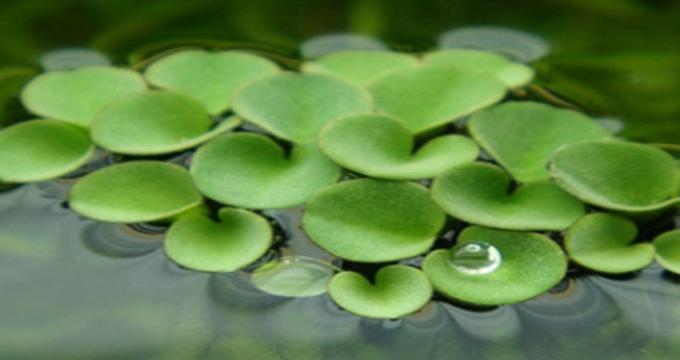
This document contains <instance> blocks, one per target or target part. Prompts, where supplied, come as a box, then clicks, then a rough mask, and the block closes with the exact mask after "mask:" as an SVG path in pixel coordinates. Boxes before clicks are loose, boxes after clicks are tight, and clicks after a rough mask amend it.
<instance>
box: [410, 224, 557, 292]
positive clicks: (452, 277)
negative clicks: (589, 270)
mask: <svg viewBox="0 0 680 360" xmlns="http://www.w3.org/2000/svg"><path fill="white" fill-rule="evenodd" d="M457 242H458V244H488V245H490V246H493V247H494V248H495V249H496V250H497V251H498V253H499V254H500V258H501V263H500V265H499V266H498V267H497V268H496V269H495V270H493V271H491V272H489V273H483V274H481V273H472V272H468V271H464V270H463V269H461V268H460V267H458V266H455V265H454V262H453V261H454V260H455V259H452V257H451V256H452V254H451V252H449V251H448V250H435V251H433V252H432V253H430V254H429V255H428V256H427V257H426V258H425V261H424V262H423V271H425V274H426V275H427V277H428V278H430V281H432V285H434V288H435V289H436V290H437V291H438V292H440V293H442V294H444V295H446V296H448V297H451V298H453V299H457V300H460V301H463V302H466V303H471V304H477V305H503V304H510V303H516V302H521V301H525V300H528V299H531V298H533V297H535V296H537V295H540V294H542V293H544V292H546V291H548V290H549V289H550V288H552V287H553V286H555V285H557V283H559V282H560V280H561V279H562V278H563V277H564V275H565V274H566V271H567V258H566V256H565V255H564V253H563V252H562V249H560V247H559V246H558V245H557V244H556V243H555V242H554V241H552V240H550V239H549V238H547V237H545V236H543V235H540V234H534V233H525V232H514V231H503V230H493V229H486V228H481V227H476V226H471V227H468V228H466V229H465V230H463V232H462V233H461V234H460V235H459V236H458V239H457Z"/></svg>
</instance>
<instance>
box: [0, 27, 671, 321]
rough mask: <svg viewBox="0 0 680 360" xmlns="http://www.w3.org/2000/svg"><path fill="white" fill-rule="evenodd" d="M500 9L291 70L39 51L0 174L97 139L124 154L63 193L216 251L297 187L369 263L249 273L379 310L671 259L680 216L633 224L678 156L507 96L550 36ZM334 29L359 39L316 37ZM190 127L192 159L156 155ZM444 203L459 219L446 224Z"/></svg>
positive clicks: (311, 225) (307, 227)
mask: <svg viewBox="0 0 680 360" xmlns="http://www.w3.org/2000/svg"><path fill="white" fill-rule="evenodd" d="M494 31H496V33H497V32H498V30H497V29H494V28H477V29H468V30H465V31H458V32H453V33H450V34H446V35H445V36H442V38H441V39H440V43H441V48H440V49H439V50H437V51H434V52H430V53H426V54H406V53H397V52H392V51H389V49H388V48H386V47H385V46H383V45H381V44H380V43H379V42H375V41H374V40H372V39H368V38H363V37H358V38H356V37H352V35H343V36H335V37H329V38H327V39H326V40H325V41H326V42H325V43H324V39H323V38H322V39H317V40H314V41H312V42H309V43H308V44H307V45H305V47H303V54H306V55H307V56H308V57H310V58H311V59H308V60H307V61H305V62H304V63H303V64H302V65H301V66H300V67H299V69H297V70H299V71H292V70H283V69H282V67H281V66H279V65H278V64H277V63H275V62H273V61H270V60H268V59H266V58H264V57H260V56H257V55H254V54H251V53H248V52H245V51H205V50H181V51H176V52H169V53H167V54H164V55H163V56H159V57H157V58H154V59H153V61H149V63H148V64H146V66H145V67H144V68H143V69H142V70H143V71H142V72H141V73H140V72H138V71H136V70H133V69H125V68H119V67H114V66H111V65H109V64H108V63H107V60H106V59H102V58H101V57H99V56H92V55H91V54H90V55H88V54H87V53H85V55H87V56H85V60H87V61H83V60H82V59H83V56H82V54H80V55H81V56H79V57H75V58H76V59H81V60H80V61H81V62H83V63H77V64H74V60H73V59H70V58H69V56H62V57H59V56H51V57H47V58H46V59H44V63H46V64H48V65H49V66H47V65H46V66H45V67H46V68H47V70H49V71H47V72H45V73H43V74H40V75H38V76H37V77H35V78H33V79H32V80H31V81H30V82H29V83H28V84H27V85H26V86H25V87H24V88H23V91H22V93H21V100H22V102H23V104H24V106H25V108H26V109H27V110H28V111H29V112H30V113H32V114H34V115H35V116H36V117H37V118H36V119H33V120H28V121H23V122H20V123H18V124H15V125H12V126H9V127H7V128H5V129H4V130H2V131H1V132H0V182H2V183H8V184H12V183H29V182H37V181H43V180H48V179H53V178H57V177H60V176H65V175H67V174H69V173H72V172H73V171H75V170H77V169H79V168H81V167H83V166H85V165H86V164H87V163H88V161H90V160H91V159H92V157H93V154H94V153H95V151H96V149H97V148H100V149H103V150H105V151H108V152H110V153H113V154H116V155H118V156H122V157H123V159H124V161H122V162H118V163H115V164H113V165H110V166H107V167H104V168H101V169H98V170H96V171H94V172H91V173H89V174H87V175H86V176H84V177H82V178H80V179H78V180H77V182H76V183H75V185H74V186H73V188H72V189H71V192H70V197H69V204H70V207H71V208H72V209H73V210H74V211H76V212H77V213H79V214H82V215H83V216H85V217H88V218H92V219H96V220H100V221H104V222H117V223H140V222H158V223H167V224H170V225H169V229H168V230H167V233H166V235H165V241H164V248H165V252H166V254H167V256H168V257H169V258H170V259H172V260H173V261H174V262H176V263H178V264H180V265H182V266H184V267H186V268H190V269H193V270H198V271H208V272H233V271H238V270H242V269H244V268H248V267H249V266H250V267H252V266H253V265H252V264H253V263H256V262H258V260H259V259H262V257H263V256H264V255H265V254H266V253H267V252H268V250H269V249H270V248H271V247H272V245H273V243H274V242H275V240H274V231H273V230H272V226H271V224H270V222H269V221H268V220H267V219H266V218H265V217H264V215H263V211H265V212H266V211H267V210H271V209H281V208H292V207H299V206H304V216H303V218H302V227H303V230H304V232H305V233H306V235H307V236H308V237H309V238H310V239H311V240H312V241H313V242H314V243H315V244H316V245H318V246H319V247H320V248H321V249H323V250H324V251H326V252H328V253H330V254H332V255H333V256H336V257H338V258H340V259H343V260H344V261H346V262H348V263H375V264H378V265H379V268H377V272H376V273H375V276H374V278H373V279H368V278H366V277H365V275H362V274H360V273H358V272H354V271H348V270H345V271H343V270H342V269H340V268H336V267H332V266H326V267H325V266H324V265H323V264H322V263H320V262H318V261H317V260H310V259H308V260H304V259H296V258H290V259H285V261H284V260H280V261H278V262H268V263H265V264H263V265H259V267H257V268H256V269H255V270H254V271H253V272H252V274H251V278H252V280H253V283H254V284H255V285H256V286H257V287H259V288H260V289H262V290H264V291H267V292H270V293H272V294H276V295H280V296H313V295H318V294H321V293H325V292H326V291H328V293H329V295H330V297H331V298H332V299H333V300H334V301H335V302H336V303H337V304H338V305H339V306H341V307H342V308H345V309H346V310H348V311H351V312H353V313H356V314H359V315H362V316H366V317H373V318H395V317H399V316H403V315H406V314H409V313H412V312H415V311H417V310H418V309H420V308H421V307H423V306H424V305H425V304H426V303H427V302H428V301H430V299H431V298H432V295H433V292H434V291H436V292H438V293H440V294H441V295H443V296H445V297H448V298H450V299H452V300H454V301H459V302H463V303H469V304H476V305H500V304H508V303H514V302H521V301H524V300H527V299H530V298H532V297H535V296H537V295H540V294H541V293H544V292H546V291H547V290H549V289H550V288H552V287H553V286H555V285H556V284H557V283H559V282H560V280H561V279H562V278H563V277H564V276H565V274H566V271H567V267H568V259H571V260H572V261H573V262H574V263H575V264H578V265H580V266H582V267H585V268H588V269H592V270H595V271H600V272H604V273H612V274H617V273H625V272H631V271H636V270H639V269H641V268H643V267H645V266H647V265H648V264H650V263H651V262H652V261H653V260H654V258H655V257H656V259H657V261H658V262H659V263H660V264H661V265H662V266H664V267H665V268H666V269H668V270H669V271H671V272H676V273H680V233H678V231H677V230H676V231H671V232H668V233H665V234H662V235H660V236H659V237H658V238H657V239H656V240H655V241H654V242H653V243H650V242H643V241H641V240H642V239H639V238H638V231H637V225H636V221H643V220H645V219H649V218H653V217H655V216H659V215H660V214H662V213H663V212H664V211H665V210H667V209H671V210H672V209H673V208H674V206H675V205H676V204H678V203H680V198H678V189H679V188H680V186H679V172H678V165H677V162H676V161H675V160H674V159H673V158H672V157H671V156H670V155H669V154H667V153H665V152H663V151H662V150H659V149H657V148H654V147H651V146H647V145H643V144H637V143H632V142H627V141H624V140H622V139H618V138H615V137H614V136H613V135H612V134H611V133H609V132H608V131H607V130H605V129H604V128H602V127H601V126H600V125H599V124H598V123H597V122H595V121H594V120H592V119H590V118H589V117H588V116H587V115H585V114H583V113H580V112H576V111H574V110H569V109H562V108H557V107H555V106H552V105H547V104H543V103H538V102H533V101H527V100H525V101H517V99H516V98H517V96H515V95H513V94H520V93H521V91H520V90H521V88H522V87H524V86H526V85H527V84H529V83H530V82H531V80H532V78H533V70H532V69H531V67H530V66H528V65H525V64H524V63H522V62H526V61H531V60H534V59H535V58H537V57H540V56H542V55H543V54H544V53H545V51H546V49H547V47H546V45H545V44H544V43H543V42H541V41H540V39H536V38H533V37H531V36H527V35H526V34H524V35H523V34H522V33H518V32H506V33H504V34H505V35H503V36H506V37H508V38H507V39H505V38H504V39H505V40H503V41H501V42H498V41H496V42H494V41H493V39H494V37H493V34H494ZM511 40H512V41H511ZM513 41H514V42H515V43H517V42H519V43H520V46H518V47H517V46H516V47H514V48H513V47H512V46H509V47H508V46H507V45H508V44H512V42H513ZM316 43H318V44H316ZM335 43H342V44H345V45H347V46H350V47H352V48H353V49H349V50H345V51H334V52H329V51H328V50H329V49H331V48H333V49H335V50H337V48H338V46H337V44H335ZM499 46H500V47H499ZM71 55H73V54H71ZM513 97H515V99H512V98H513ZM193 149H195V152H193V154H192V157H191V159H190V161H189V162H188V163H189V165H188V169H187V168H186V167H184V166H181V165H177V164H174V163H171V162H169V161H165V160H166V158H163V157H164V156H166V155H170V154H174V153H178V152H183V151H187V150H193ZM216 204H217V206H216ZM452 223H459V224H465V225H467V227H465V228H464V229H463V230H462V231H461V232H460V233H458V234H456V238H455V243H447V244H445V245H441V244H439V243H441V241H440V242H438V241H437V240H438V239H441V235H442V234H443V233H445V232H447V231H450V229H451V224H452ZM557 238H559V239H560V240H563V241H560V242H558V241H555V239H557ZM451 246H453V247H452V248H447V247H451ZM565 252H566V254H565ZM423 255H424V258H423V259H421V260H422V261H416V262H414V261H413V258H417V257H419V256H423Z"/></svg>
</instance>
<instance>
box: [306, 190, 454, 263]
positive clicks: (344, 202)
mask: <svg viewBox="0 0 680 360" xmlns="http://www.w3.org/2000/svg"><path fill="white" fill-rule="evenodd" d="M444 221H445V215H444V213H443V212H442V211H441V210H440V209H439V208H438V207H437V205H436V204H435V203H434V202H432V200H431V199H430V197H429V194H428V191H427V189H426V188H424V187H422V186H419V185H416V184H413V183H409V182H388V181H380V180H372V179H357V180H350V181H345V182H342V183H339V184H336V185H334V186H331V187H329V188H327V189H325V190H323V191H322V192H320V193H319V194H318V195H316V196H315V197H314V198H312V199H311V200H310V201H309V202H308V204H307V208H306V210H305V214H304V216H303V219H302V224H303V228H304V230H305V232H306V233H307V235H309V237H310V238H311V239H312V240H313V241H314V242H315V243H316V244H317V245H319V246H320V247H322V248H323V249H325V250H326V251H328V252H330V253H331V254H333V255H336V256H338V257H341V258H343V259H348V260H352V261H358V262H385V261H393V260H399V259H405V258H408V257H412V256H416V255H418V254H421V253H423V252H425V251H427V250H428V249H429V248H430V247H431V246H432V243H433V242H434V240H435V238H436V236H437V233H438V232H439V230H440V229H441V228H442V226H444Z"/></svg>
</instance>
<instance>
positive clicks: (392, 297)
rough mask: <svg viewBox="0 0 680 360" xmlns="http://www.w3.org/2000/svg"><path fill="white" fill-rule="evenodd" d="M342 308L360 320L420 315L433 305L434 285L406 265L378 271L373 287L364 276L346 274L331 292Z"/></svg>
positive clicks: (337, 278)
mask: <svg viewBox="0 0 680 360" xmlns="http://www.w3.org/2000/svg"><path fill="white" fill-rule="evenodd" d="M328 292H329V294H330V296H331V299H333V301H335V303H336V304H338V306H340V307H342V308H344V309H345V310H347V311H349V312H351V313H354V314H356V315H359V316H364V317H367V318H375V319H394V318H398V317H402V316H406V315H408V314H411V313H414V312H416V311H418V310H419V309H420V308H422V307H423V306H425V304H427V303H428V302H429V301H430V297H431V296H432V285H430V282H429V281H428V280H427V277H426V276H425V274H423V272H422V271H420V270H418V269H416V268H412V267H410V266H404V265H390V266H386V267H384V268H381V269H380V270H378V272H377V273H376V275H375V283H374V284H372V283H371V282H370V281H368V280H367V279H366V278H365V277H363V276H362V275H361V274H358V273H355V272H352V271H343V272H341V273H339V274H337V275H335V276H334V277H333V279H332V280H331V283H330V285H329V288H328Z"/></svg>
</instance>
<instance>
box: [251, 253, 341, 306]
mask: <svg viewBox="0 0 680 360" xmlns="http://www.w3.org/2000/svg"><path fill="white" fill-rule="evenodd" d="M333 274H335V268H334V267H333V266H332V265H331V264H329V263H327V262H324V261H321V260H318V259H315V258H310V257H305V256H286V257H282V258H280V259H277V260H274V261H271V262H268V263H266V264H264V265H262V266H260V267H259V268H257V270H255V272H253V274H252V275H251V276H250V280H251V281H252V282H253V285H255V287H256V288H258V289H260V290H262V291H264V292H266V293H268V294H272V295H277V296H288V297H307V296H316V295H321V294H323V293H325V292H326V290H327V289H328V283H329V282H330V280H331V277H333Z"/></svg>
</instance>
